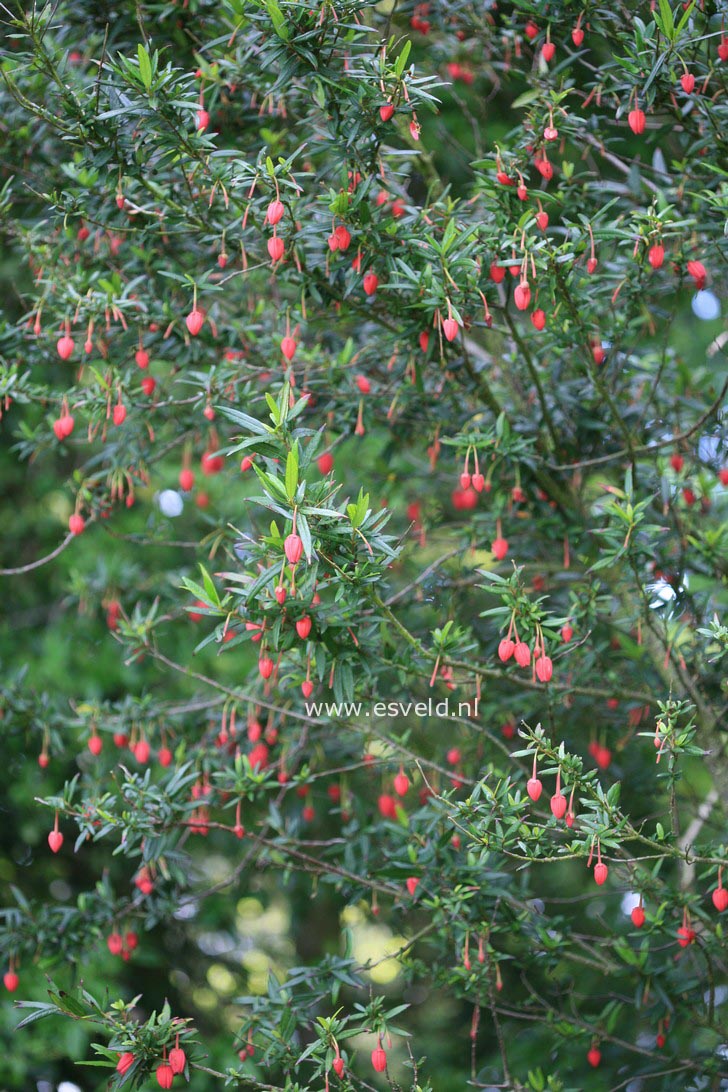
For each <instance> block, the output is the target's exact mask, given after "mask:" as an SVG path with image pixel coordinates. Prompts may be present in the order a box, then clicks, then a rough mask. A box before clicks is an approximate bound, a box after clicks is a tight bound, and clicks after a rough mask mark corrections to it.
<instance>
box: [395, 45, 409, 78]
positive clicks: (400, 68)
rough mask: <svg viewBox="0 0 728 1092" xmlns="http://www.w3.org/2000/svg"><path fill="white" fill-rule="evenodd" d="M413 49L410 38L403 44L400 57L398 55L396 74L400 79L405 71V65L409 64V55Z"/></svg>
mask: <svg viewBox="0 0 728 1092" xmlns="http://www.w3.org/2000/svg"><path fill="white" fill-rule="evenodd" d="M411 49H412V42H411V41H410V40H409V38H408V39H407V41H406V42H405V43H404V45H403V46H402V52H401V53H400V55H399V57H397V63H396V64H395V66H394V74H395V76H396V77H397V79H400V77H401V75H402V73H403V72H404V69H405V65H406V64H407V61H408V60H409V55H410V50H411Z"/></svg>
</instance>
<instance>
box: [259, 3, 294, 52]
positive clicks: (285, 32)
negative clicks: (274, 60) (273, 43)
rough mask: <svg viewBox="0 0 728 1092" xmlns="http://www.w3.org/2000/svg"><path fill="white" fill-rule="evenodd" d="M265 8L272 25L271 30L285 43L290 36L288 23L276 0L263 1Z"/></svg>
mask: <svg viewBox="0 0 728 1092" xmlns="http://www.w3.org/2000/svg"><path fill="white" fill-rule="evenodd" d="M265 6H266V9H267V11H268V14H269V15H270V21H271V23H272V24H273V29H274V30H275V32H276V34H277V35H278V37H279V38H281V39H282V40H283V41H284V42H287V41H288V39H289V38H290V36H291V32H290V31H289V29H288V23H287V22H286V17H285V15H284V14H283V12H282V11H281V8H280V4H279V3H278V0H265Z"/></svg>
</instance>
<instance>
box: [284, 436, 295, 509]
mask: <svg viewBox="0 0 728 1092" xmlns="http://www.w3.org/2000/svg"><path fill="white" fill-rule="evenodd" d="M297 488H298V444H294V445H293V447H292V448H291V450H290V451H289V452H288V457H287V459H286V493H287V494H288V499H289V501H290V502H291V504H292V503H293V498H294V497H295V496H296V489H297Z"/></svg>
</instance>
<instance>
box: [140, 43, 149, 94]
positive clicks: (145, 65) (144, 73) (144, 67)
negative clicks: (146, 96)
mask: <svg viewBox="0 0 728 1092" xmlns="http://www.w3.org/2000/svg"><path fill="white" fill-rule="evenodd" d="M137 57H138V58H139V74H140V76H141V78H142V83H143V84H144V86H145V87H146V89H147V91H148V90H149V88H150V87H151V86H152V62H151V61H150V59H149V54H148V53H147V51H146V49H145V48H144V46H143V45H142V44H141V42H140V43H139V45H138V46H137Z"/></svg>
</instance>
